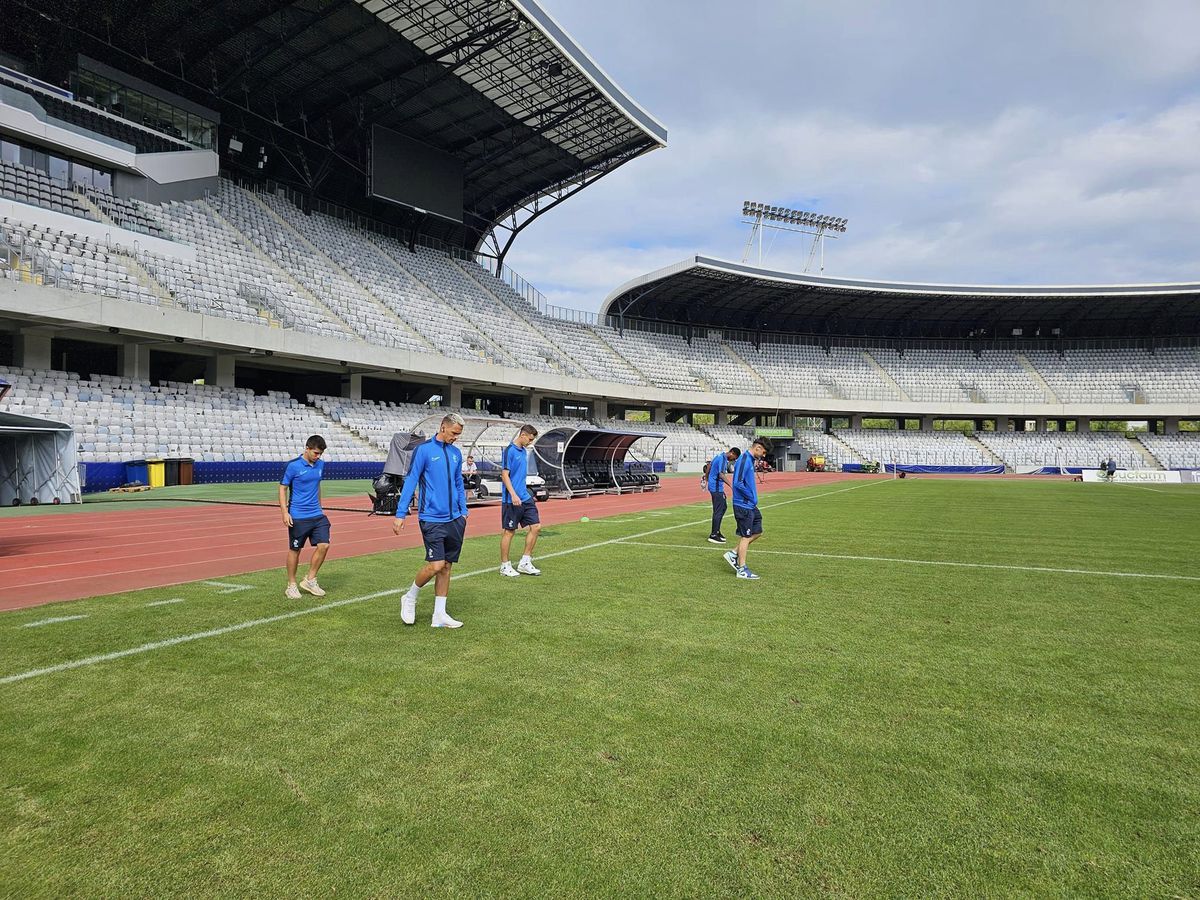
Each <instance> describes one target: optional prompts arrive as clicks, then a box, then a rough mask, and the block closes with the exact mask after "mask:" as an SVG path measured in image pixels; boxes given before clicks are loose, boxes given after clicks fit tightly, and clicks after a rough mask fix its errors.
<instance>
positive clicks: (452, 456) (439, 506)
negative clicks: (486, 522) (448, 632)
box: [392, 413, 467, 628]
mask: <svg viewBox="0 0 1200 900" xmlns="http://www.w3.org/2000/svg"><path fill="white" fill-rule="evenodd" d="M464 424H466V423H465V422H464V421H463V417H462V416H460V415H458V413H449V414H447V415H446V416H444V417H443V418H442V423H441V425H440V426H439V427H438V433H437V434H436V435H435V436H433V437H431V438H430V439H429V440H427V441H426V442H425V443H423V444H418V445H417V449H416V450H414V451H413V456H412V462H411V463H410V464H409V467H408V475H407V476H406V477H405V479H404V490H402V491H401V492H400V500H399V502H398V503H397V504H396V521H395V522H394V523H392V531H393V532H394V533H395V534H400V532H401V531H402V530H403V529H404V521H405V519H406V517H407V516H408V505H409V504H410V503H412V498H413V492H414V491H416V490H417V488H418V487H419V488H420V490H421V493H420V500H419V501H418V507H417V522H418V524H420V526H421V537H422V538H423V539H424V542H425V565H423V566H422V567H421V569H420V571H418V572H417V577H416V578H415V579H414V580H413V583H412V586H411V587H409V589H408V591H407V592H406V593H405V594H404V595H403V596H402V597H401V598H400V621H402V622H403V623H404V624H405V625H412V624H413V623H414V622H416V620H417V594H418V593H419V592H420V590H421V588H423V587H424V586H425V585H426V584H428V583H429V580H430V579H434V591H435V594H434V598H433V619H432V621H430V623H429V624H430V625H432V626H433V627H434V628H461V627H462V622H460V621H458V620H457V619H454V618H451V616H450V614H449V613H448V612H446V598H447V596H448V595H449V593H450V569H451V568H452V567H453V566H454V564H455V563H456V562H458V556H459V554H460V553H461V552H462V545H463V537H464V536H465V535H466V532H467V490H466V487H465V486H464V485H463V474H462V466H463V458H462V451H461V450H459V449H458V448H457V447H455V446H454V444H455V442H456V441H457V440H458V439H459V437H460V436H461V435H462V431H463V425H464Z"/></svg>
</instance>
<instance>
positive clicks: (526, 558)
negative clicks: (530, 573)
mask: <svg viewBox="0 0 1200 900" xmlns="http://www.w3.org/2000/svg"><path fill="white" fill-rule="evenodd" d="M531 562H533V557H531V556H530V555H529V554H528V553H526V554H525V555H524V556H522V557H521V565H525V563H531Z"/></svg>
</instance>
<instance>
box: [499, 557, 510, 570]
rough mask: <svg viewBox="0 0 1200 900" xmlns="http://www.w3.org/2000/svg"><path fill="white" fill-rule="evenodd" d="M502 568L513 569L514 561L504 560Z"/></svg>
mask: <svg viewBox="0 0 1200 900" xmlns="http://www.w3.org/2000/svg"><path fill="white" fill-rule="evenodd" d="M500 568H502V569H511V568H512V560H508V559H506V560H504V562H502V563H500Z"/></svg>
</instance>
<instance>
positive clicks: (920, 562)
mask: <svg viewBox="0 0 1200 900" xmlns="http://www.w3.org/2000/svg"><path fill="white" fill-rule="evenodd" d="M617 543H618V544H624V545H626V546H628V547H668V548H671V549H675V550H702V551H704V552H705V553H713V552H715V551H713V550H710V549H709V548H708V547H697V546H695V545H694V544H658V543H654V542H652V541H636V540H633V539H632V538H624V539H622V540H619V541H617ZM754 553H755V554H759V553H771V554H775V555H776V556H808V557H812V558H814V559H846V560H851V561H861V562H888V563H907V564H908V565H913V566H953V567H957V568H962V569H1006V570H1010V571H1014V572H1050V573H1053V574H1062V575H1104V576H1107V577H1110V578H1162V579H1165V580H1169V581H1200V575H1165V574H1156V573H1153V572H1106V571H1103V570H1099V569H1058V568H1053V567H1051V566H1012V565H1002V564H1000V563H969V562H954V561H950V560H940V559H904V558H902V557H896V556H852V555H850V554H848V553H807V552H804V551H802V550H759V549H755V551H754Z"/></svg>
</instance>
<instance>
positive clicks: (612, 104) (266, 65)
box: [0, 0, 667, 249]
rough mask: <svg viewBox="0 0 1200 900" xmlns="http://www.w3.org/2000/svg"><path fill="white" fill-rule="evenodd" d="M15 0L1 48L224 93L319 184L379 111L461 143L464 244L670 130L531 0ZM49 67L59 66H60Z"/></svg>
mask: <svg viewBox="0 0 1200 900" xmlns="http://www.w3.org/2000/svg"><path fill="white" fill-rule="evenodd" d="M9 6H10V7H11V10H10V11H9V12H8V14H7V15H6V23H5V29H4V31H5V32H6V33H7V34H8V37H7V38H4V37H0V49H5V50H8V51H9V52H10V53H14V54H16V55H18V56H20V55H21V54H22V51H25V53H26V54H32V55H34V56H36V57H37V58H40V59H41V60H42V61H43V65H44V66H52V65H53V64H57V65H59V66H60V68H61V67H63V66H72V65H73V64H74V59H75V55H74V54H75V53H76V52H84V53H86V54H88V55H90V56H93V57H95V58H97V59H99V60H101V61H102V62H106V63H108V64H110V65H112V66H113V67H115V68H117V69H121V70H123V71H126V72H129V73H130V74H132V75H134V76H137V77H141V78H144V79H146V80H147V81H150V82H152V83H154V84H159V85H161V86H162V87H164V88H167V89H170V90H173V91H175V92H177V93H179V94H181V95H183V96H187V97H190V98H192V99H195V100H196V101H198V102H202V103H206V104H208V105H210V106H213V107H214V108H215V109H217V110H218V111H219V112H221V114H222V119H223V124H228V125H229V126H231V127H232V129H235V130H238V133H239V134H241V133H243V132H250V133H252V134H254V133H256V132H257V134H256V137H255V139H256V140H257V139H262V138H263V137H264V136H265V135H266V133H267V132H270V133H271V137H276V136H279V135H283V136H284V137H283V139H281V140H274V141H273V146H274V147H275V149H276V150H277V151H278V152H277V155H279V154H283V156H284V158H285V159H287V161H288V163H289V165H290V166H291V167H292V168H293V169H294V170H295V175H294V179H293V180H297V179H298V180H301V181H306V182H309V183H311V184H312V185H315V186H316V190H317V192H319V188H320V185H321V184H322V183H323V182H324V181H325V180H326V179H329V178H330V177H331V175H333V174H335V172H334V170H336V169H337V168H339V167H338V166H337V165H336V163H337V162H338V161H340V162H341V163H349V164H350V165H351V166H354V165H357V166H359V167H361V166H362V165H363V164H364V163H365V148H366V142H367V140H368V137H369V133H370V127H371V126H372V125H374V124H378V125H381V126H384V127H387V128H391V129H394V130H396V131H399V132H401V133H402V134H405V135H407V136H409V137H412V138H415V139H418V140H421V141H423V142H425V143H427V144H430V145H432V146H434V147H436V148H438V149H440V150H445V151H448V152H450V153H452V154H454V155H455V156H457V157H459V158H460V159H462V160H463V162H464V165H465V170H466V184H465V192H464V200H465V206H466V209H467V213H468V221H467V223H466V233H465V234H450V233H446V234H444V235H442V236H443V237H447V238H453V237H458V238H462V243H463V244H465V245H468V246H471V245H472V243H473V242H475V243H478V241H479V240H480V239H481V238H482V237H483V236H484V235H485V234H486V233H487V232H489V231H490V230H491V229H492V228H493V227H496V226H499V227H500V228H501V234H502V235H507V236H508V238H509V239H511V237H512V236H513V234H514V233H515V231H518V230H519V229H520V227H522V226H523V225H524V224H525V223H526V222H527V221H528V220H529V219H530V218H532V217H534V216H536V215H537V214H539V213H540V212H543V211H545V209H547V208H549V207H550V206H553V205H554V204H556V203H557V202H560V201H561V200H563V199H566V197H567V196H570V194H571V193H574V192H575V191H576V190H578V189H580V188H582V187H583V186H585V185H586V184H588V183H590V182H591V181H594V180H595V179H596V178H598V177H601V176H602V175H604V174H606V173H607V172H609V171H612V170H613V169H614V168H616V167H618V166H620V165H622V164H623V163H625V162H627V161H628V160H630V159H633V158H635V157H636V156H639V155H641V154H642V153H644V152H646V151H648V150H653V149H655V148H657V147H662V146H665V145H666V141H667V131H666V128H665V127H663V125H662V124H661V123H659V122H658V121H657V120H655V119H654V117H653V116H651V115H650V114H649V113H647V112H646V111H645V110H644V109H642V108H641V107H640V106H639V105H638V104H637V103H636V102H635V101H634V100H633V99H632V98H631V97H630V96H629V95H628V94H626V93H625V92H624V91H623V90H622V89H621V88H620V87H619V86H618V85H617V84H616V83H615V82H614V81H613V79H612V78H610V77H609V76H608V75H607V74H606V73H605V72H604V70H603V69H601V68H600V66H599V65H598V64H597V63H596V62H595V61H594V60H593V59H592V58H591V57H590V56H589V55H588V54H587V53H586V52H585V51H584V50H583V49H582V48H581V47H580V46H579V44H578V43H577V42H576V41H575V40H574V39H573V38H572V37H571V36H570V35H569V34H568V33H567V32H566V31H565V30H564V29H563V28H562V27H561V26H560V25H559V24H558V23H557V22H556V21H555V20H554V19H553V18H552V17H551V16H550V15H549V14H548V13H547V12H546V11H545V10H543V9H542V8H541V7H540V6H539V5H538V4H537V2H535V0H146V2H141V3H129V2H127V0H65V2H64V0H12V2H11V3H10V4H9ZM22 10H23V11H24V12H25V14H26V15H24V16H21V15H20V14H19V12H20V11H22ZM51 25H53V26H54V27H51ZM26 58H28V57H26ZM50 61H57V62H56V63H52V62H50ZM38 74H40V75H42V76H43V77H47V80H55V81H59V80H61V79H62V78H63V77H64V76H65V75H66V72H65V71H60V72H42V73H38ZM228 133H231V132H227V133H226V134H225V136H224V137H225V140H226V141H227V139H228ZM222 146H224V144H223V145H222ZM298 147H304V148H305V151H306V152H302V153H299V154H296V153H295V149H294V148H298ZM294 156H298V157H300V158H299V159H293V158H292V157H294ZM342 168H344V166H342ZM286 174H287V173H282V174H281V176H280V177H281V178H282V177H283V175H286ZM359 191H360V196H361V185H359ZM446 227H447V228H449V227H450V226H446ZM496 248H497V249H500V248H501V246H500V242H499V240H498V241H497V243H496Z"/></svg>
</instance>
